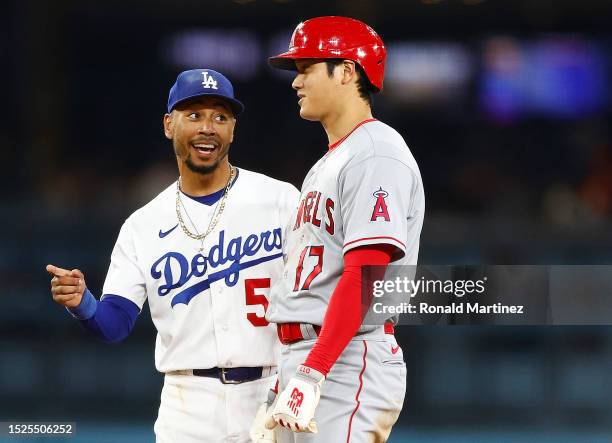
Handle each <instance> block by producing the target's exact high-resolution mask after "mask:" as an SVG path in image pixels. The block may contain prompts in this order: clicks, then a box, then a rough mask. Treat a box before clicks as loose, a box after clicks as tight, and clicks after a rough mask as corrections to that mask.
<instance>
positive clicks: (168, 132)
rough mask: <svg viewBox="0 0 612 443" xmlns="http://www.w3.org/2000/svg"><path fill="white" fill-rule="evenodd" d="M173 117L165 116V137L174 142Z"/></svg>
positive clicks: (170, 115)
mask: <svg viewBox="0 0 612 443" xmlns="http://www.w3.org/2000/svg"><path fill="white" fill-rule="evenodd" d="M172 117H173V115H172V114H164V120H163V124H164V135H165V136H166V138H167V139H168V140H172V137H173V136H174V122H173V120H172Z"/></svg>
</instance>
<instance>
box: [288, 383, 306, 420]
mask: <svg viewBox="0 0 612 443" xmlns="http://www.w3.org/2000/svg"><path fill="white" fill-rule="evenodd" d="M302 401H304V394H303V393H301V392H300V391H299V390H298V388H293V391H291V397H290V398H289V401H288V402H287V406H289V409H291V412H293V413H294V414H295V415H298V414H299V413H300V406H302Z"/></svg>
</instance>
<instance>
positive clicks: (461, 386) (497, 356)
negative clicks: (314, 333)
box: [0, 0, 612, 443]
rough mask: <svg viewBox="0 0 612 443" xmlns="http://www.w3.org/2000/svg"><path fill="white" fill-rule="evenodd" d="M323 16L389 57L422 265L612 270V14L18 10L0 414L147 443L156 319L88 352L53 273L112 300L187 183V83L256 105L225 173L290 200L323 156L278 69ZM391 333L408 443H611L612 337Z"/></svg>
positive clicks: (320, 6) (2, 49)
mask: <svg viewBox="0 0 612 443" xmlns="http://www.w3.org/2000/svg"><path fill="white" fill-rule="evenodd" d="M331 14H337V15H348V16H352V17H355V18H359V19H362V20H364V21H366V22H367V23H369V24H371V25H372V26H373V27H374V28H375V29H376V30H377V31H378V32H379V33H380V34H381V35H382V37H383V38H384V40H385V42H386V44H387V47H388V67H387V74H386V80H385V90H384V92H383V94H382V95H380V96H377V97H376V100H375V108H374V111H375V116H376V117H378V118H379V119H381V120H383V121H385V122H387V123H389V124H390V125H392V126H393V127H395V128H396V129H398V130H399V131H400V132H401V133H402V135H403V136H404V137H405V139H406V141H407V142H408V145H409V146H410V147H411V149H412V151H413V153H414V155H415V157H416V159H417V161H418V162H419V165H420V168H421V172H422V175H423V180H424V184H425V190H426V197H427V214H426V219H425V225H424V230H423V234H422V239H421V255H420V261H421V263H427V264H478V263H489V264H496V263H497V264H610V263H611V262H612V220H611V219H612V144H611V136H612V134H611V125H610V121H611V120H610V118H611V117H612V82H611V80H612V33H611V31H610V29H612V2H610V1H609V0H581V1H577V0H421V1H417V0H403V1H402V0H380V1H374V0H371V1H368V0H326V1H324V0H310V1H305V0H304V1H302V0H276V1H272V0H235V1H229V0H227V1H208V2H206V1H193V0H174V1H173V2H162V1H156V0H147V1H118V0H106V1H104V2H97V1H93V0H78V1H77V0H56V1H36V0H7V1H5V2H3V4H2V14H0V60H1V61H2V69H0V83H1V85H2V102H3V103H4V109H5V111H4V117H3V118H2V119H0V146H1V147H2V153H3V155H4V161H3V169H4V173H3V174H1V175H0V181H1V183H2V187H1V189H2V192H3V196H2V199H1V204H0V214H1V220H2V226H3V227H2V244H1V248H0V275H1V276H2V281H3V284H4V285H5V289H4V290H3V291H2V296H1V297H2V304H1V307H2V308H1V309H0V421H2V420H14V419H21V420H34V419H37V420H40V419H45V420H68V421H77V423H78V434H77V438H74V439H71V440H69V441H74V442H76V441H79V442H88V443H96V442H99V443H102V442H104V443H106V442H149V441H153V431H152V427H153V422H154V419H155V417H156V413H157V407H158V405H159V394H160V389H161V382H162V377H161V375H159V374H158V373H156V371H155V368H154V363H153V348H154V329H153V326H152V323H151V321H150V316H149V314H148V312H147V311H145V312H143V314H142V315H141V316H140V320H139V321H138V322H137V325H136V328H135V331H134V332H133V334H132V336H130V337H129V338H128V340H127V341H126V342H124V343H122V344H121V345H118V346H110V345H104V344H101V343H97V342H96V341H94V340H93V339H92V338H90V337H89V336H87V334H86V333H85V332H84V331H83V330H81V327H80V325H79V324H78V323H77V322H75V321H72V320H71V319H70V318H69V317H68V316H67V314H66V313H65V312H64V311H63V310H62V309H60V308H59V307H58V306H56V305H54V304H53V302H52V301H51V298H50V295H49V290H48V284H49V283H48V282H49V279H48V277H47V275H46V272H45V270H44V266H45V264H47V263H49V262H53V263H56V264H59V265H62V266H67V267H79V268H80V269H82V270H83V271H84V272H85V274H86V276H87V281H88V286H89V287H90V288H91V289H92V290H93V292H94V293H96V294H97V295H99V294H100V290H101V287H102V282H103V280H104V276H105V272H106V269H107V266H108V261H109V256H110V251H111V249H112V247H113V244H114V241H115V238H116V235H117V233H118V230H119V227H120V225H121V223H122V221H123V220H124V219H125V218H126V217H127V216H128V215H129V214H130V213H131V212H132V211H133V210H134V209H136V208H137V207H139V206H140V205H141V204H143V203H145V202H146V201H148V200H149V199H150V198H151V197H152V196H154V195H156V194H157V193H158V192H159V190H161V189H162V188H163V187H165V186H166V185H167V184H169V183H170V182H172V181H173V180H174V179H175V176H176V164H175V161H174V158H173V156H172V151H171V146H170V145H169V143H168V142H167V141H166V140H165V138H164V137H163V134H162V128H161V118H162V114H163V112H164V108H165V101H166V99H167V93H168V89H169V87H170V86H171V84H172V83H173V81H174V78H175V77H176V75H177V73H178V72H179V71H181V70H183V69H186V68H190V67H211V68H214V69H217V70H219V71H221V72H224V73H226V74H227V75H228V76H229V77H230V78H231V79H232V80H233V81H234V82H235V86H236V89H237V94H238V96H239V97H240V98H241V99H242V100H243V101H244V102H245V104H246V107H247V111H246V112H245V114H244V115H243V116H242V117H241V118H240V119H239V122H238V124H237V129H236V139H235V142H234V144H233V146H232V149H231V153H230V158H231V160H232V163H234V164H236V165H238V166H241V167H244V168H248V169H253V170H257V171H262V172H265V173H267V174H269V175H272V176H274V177H277V178H280V179H284V180H288V181H291V182H293V183H294V184H295V185H297V186H298V187H299V185H300V183H301V179H302V178H303V177H304V175H305V173H306V172H307V170H308V169H309V167H310V166H311V165H312V164H313V163H314V161H315V160H316V159H317V158H319V157H320V156H321V155H322V153H323V152H324V151H325V149H326V139H325V136H324V133H323V131H322V130H321V128H320V127H319V125H318V124H315V123H309V122H305V121H302V120H300V118H299V116H298V112H297V109H298V108H297V106H296V100H295V95H294V92H293V91H292V90H291V88H290V79H291V76H290V75H287V74H286V73H280V72H273V71H272V70H271V69H269V68H268V67H267V64H266V57H267V56H268V55H270V54H274V53H277V52H279V51H280V50H283V49H284V48H285V47H286V46H287V43H288V41H289V37H290V34H291V31H292V29H293V28H294V26H295V25H296V24H297V23H298V22H299V21H300V20H302V19H306V18H309V17H312V16H317V15H331ZM611 295H612V294H611ZM576 296H577V297H579V296H580V294H576ZM398 340H399V341H400V342H401V343H402V345H403V348H404V353H405V355H406V358H407V363H408V367H409V375H408V382H409V383H408V385H409V386H408V392H407V396H406V403H405V407H404V411H403V413H402V416H401V418H400V421H399V422H398V424H397V426H396V428H395V429H394V432H393V434H392V437H391V441H392V442H394V443H397V442H404V441H405V442H411V441H415V442H416V441H418V442H485V441H486V442H490V441H495V442H532V441H536V440H538V441H540V442H543V443H545V442H610V441H612V426H611V423H612V406H611V405H612V402H611V397H612V330H611V329H610V327H607V326H575V327H499V326H498V327H494V326H488V327H484V326H471V327H470V326H453V327H439V326H427V327H425V326H422V327H408V326H406V327H401V328H399V331H398ZM0 440H1V438H0ZM6 441H16V440H15V439H12V440H6ZM30 441H31V440H30ZM41 441H51V439H44V440H43V439H41ZM58 441H60V440H58ZM61 441H63V440H61ZM330 442H331V440H330Z"/></svg>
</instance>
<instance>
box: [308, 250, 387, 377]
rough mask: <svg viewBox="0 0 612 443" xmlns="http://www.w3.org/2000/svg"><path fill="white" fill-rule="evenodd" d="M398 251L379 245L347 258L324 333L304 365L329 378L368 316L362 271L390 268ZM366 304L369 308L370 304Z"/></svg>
mask: <svg viewBox="0 0 612 443" xmlns="http://www.w3.org/2000/svg"><path fill="white" fill-rule="evenodd" d="M394 250H395V247H394V246H392V245H389V244H377V245H368V246H363V247H359V248H355V249H351V250H350V251H348V252H347V253H346V254H345V255H344V271H343V272H342V276H341V277H340V281H339V282H338V285H337V286H336V289H335V290H334V293H333V294H332V296H331V299H330V300H329V306H328V307H327V312H326V313H325V318H324V319H323V324H322V325H321V332H320V333H319V336H318V338H317V341H316V342H315V344H314V346H313V348H312V350H311V351H310V354H308V357H307V358H306V361H305V362H304V365H306V366H308V367H310V368H313V369H316V370H317V371H319V372H322V373H323V374H325V375H326V376H327V373H328V372H329V371H330V370H331V368H332V366H333V365H334V363H336V360H337V359H338V357H339V356H340V354H342V351H344V348H345V347H346V345H348V343H349V342H350V341H351V339H352V338H353V337H354V336H355V334H356V333H357V330H358V329H359V327H360V326H361V322H362V321H363V316H364V315H365V312H366V311H365V309H362V299H361V267H362V266H364V265H379V266H387V265H388V264H389V262H390V261H391V255H392V253H393V252H394ZM365 303H367V305H368V306H369V300H368V301H365ZM366 307H367V306H366Z"/></svg>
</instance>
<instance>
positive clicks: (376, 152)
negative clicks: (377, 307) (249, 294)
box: [265, 17, 425, 443]
mask: <svg viewBox="0 0 612 443" xmlns="http://www.w3.org/2000/svg"><path fill="white" fill-rule="evenodd" d="M385 57H386V52H385V47H384V44H383V42H382V40H381V38H380V37H379V36H378V35H377V34H376V32H375V31H374V30H373V29H372V28H370V27H369V26H368V25H366V24H365V23H362V22H360V21H357V20H353V19H350V18H345V17H318V18H314V19H310V20H307V21H305V22H303V23H300V24H299V25H298V26H297V28H296V29H295V31H294V33H293V36H292V39H291V43H290V46H289V51H288V52H286V53H283V54H280V55H278V56H276V57H272V58H270V64H271V65H272V66H273V67H276V68H280V69H290V70H295V71H297V73H296V77H295V79H294V81H293V84H292V86H293V88H294V89H295V90H296V92H297V96H298V99H299V101H298V104H299V106H300V116H301V117H302V118H304V119H306V120H311V121H320V122H321V124H322V125H323V127H324V129H325V131H326V133H327V136H328V139H329V149H328V151H327V153H326V154H325V155H324V156H323V157H322V158H321V159H320V160H319V161H318V162H317V163H316V164H315V165H314V166H313V167H312V169H311V170H310V172H308V174H307V176H306V178H305V180H304V182H303V185H302V189H301V197H300V200H301V201H300V205H299V207H298V209H297V210H296V211H295V212H294V213H293V215H292V217H291V225H290V226H289V229H288V233H287V239H286V240H287V257H286V260H285V268H284V277H285V279H284V281H282V282H280V283H279V284H278V285H276V286H275V287H273V289H272V291H271V297H272V300H271V303H270V306H269V309H268V312H267V314H266V318H267V319H268V320H269V321H271V322H274V323H277V324H278V332H279V337H280V339H281V341H282V343H283V346H282V348H281V357H280V360H279V386H278V392H279V394H278V396H277V398H276V401H275V403H273V404H272V405H271V407H269V408H268V410H267V417H265V421H266V426H267V427H268V428H274V427H276V426H277V425H280V426H279V427H278V428H280V431H279V432H278V437H277V438H278V441H279V442H282V443H286V442H309V443H313V442H317V443H319V442H320V443H323V442H325V443H328V442H384V441H386V440H387V438H388V436H389V433H390V432H391V427H392V426H393V424H394V423H395V421H396V420H397V417H398V416H399V413H400V411H401V408H402V404H403V400H404V395H405V387H406V380H405V379H406V366H405V363H404V361H403V355H402V351H401V349H400V347H399V346H398V344H397V342H396V340H395V337H394V335H393V332H394V327H393V323H394V319H392V318H389V319H387V321H386V322H385V323H384V324H381V325H379V326H376V325H362V324H361V323H362V319H363V316H364V314H365V308H367V305H368V303H365V307H362V294H361V272H360V270H361V267H362V266H363V265H382V266H383V269H384V266H386V265H388V264H389V263H393V264H406V265H408V264H410V265H414V264H416V262H417V256H418V250H419V236H420V233H421V227H422V224H423V214H424V210H425V198H424V191H423V184H422V181H421V176H420V172H419V168H418V166H417V164H416V162H415V160H414V158H413V156H412V154H411V152H410V150H409V149H408V147H407V146H406V143H405V142H404V140H403V138H402V137H401V136H400V135H399V134H398V133H397V132H396V131H395V130H394V129H392V128H391V127H389V126H387V125H386V124H384V123H382V122H380V121H378V120H376V119H374V118H373V117H372V113H371V96H370V94H371V93H373V92H378V91H380V90H381V89H382V83H383V74H384V63H385ZM366 295H367V294H366ZM365 300H366V301H367V300H368V298H367V297H366V299H365ZM278 428H277V429H278Z"/></svg>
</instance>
